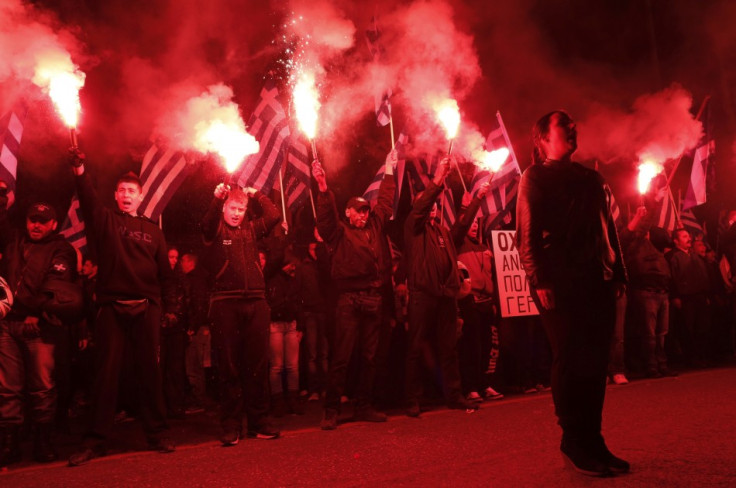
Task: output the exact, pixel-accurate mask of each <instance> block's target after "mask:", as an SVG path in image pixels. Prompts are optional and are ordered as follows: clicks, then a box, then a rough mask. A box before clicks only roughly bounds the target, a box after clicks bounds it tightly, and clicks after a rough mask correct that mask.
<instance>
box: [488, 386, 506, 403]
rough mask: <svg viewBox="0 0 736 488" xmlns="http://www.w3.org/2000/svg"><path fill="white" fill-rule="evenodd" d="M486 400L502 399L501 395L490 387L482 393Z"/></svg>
mask: <svg viewBox="0 0 736 488" xmlns="http://www.w3.org/2000/svg"><path fill="white" fill-rule="evenodd" d="M484 394H485V397H486V400H500V399H501V398H503V393H499V392H497V391H496V390H494V389H493V388H491V387H490V386H489V387H488V388H486V391H485V392H484Z"/></svg>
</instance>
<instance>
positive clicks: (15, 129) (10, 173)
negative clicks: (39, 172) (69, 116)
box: [0, 102, 28, 208]
mask: <svg viewBox="0 0 736 488" xmlns="http://www.w3.org/2000/svg"><path fill="white" fill-rule="evenodd" d="M27 113H28V108H27V107H26V105H25V103H23V102H19V103H16V104H15V106H14V107H13V108H12V109H11V110H9V111H8V112H7V113H6V114H5V115H3V117H2V118H1V119H0V145H1V146H0V180H3V181H4V182H5V183H6V184H7V186H8V208H10V206H11V205H12V204H13V202H14V201H15V188H16V176H17V174H18V151H19V150H20V141H21V138H22V137H23V121H24V120H25V118H26V114H27Z"/></svg>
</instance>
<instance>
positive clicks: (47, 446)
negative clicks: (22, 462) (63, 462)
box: [33, 424, 59, 463]
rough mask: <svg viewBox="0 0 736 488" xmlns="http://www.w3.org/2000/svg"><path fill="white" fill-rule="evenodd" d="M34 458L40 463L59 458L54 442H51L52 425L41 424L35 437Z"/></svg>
mask: <svg viewBox="0 0 736 488" xmlns="http://www.w3.org/2000/svg"><path fill="white" fill-rule="evenodd" d="M33 459H35V460H36V462H39V463H51V462H54V461H56V460H57V459H59V456H58V455H57V454H56V450H55V449H54V446H53V444H51V426H50V425H48V424H39V425H37V426H36V433H35V437H34V439H33Z"/></svg>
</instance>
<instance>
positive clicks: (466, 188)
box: [447, 138, 468, 193]
mask: <svg viewBox="0 0 736 488" xmlns="http://www.w3.org/2000/svg"><path fill="white" fill-rule="evenodd" d="M454 142H455V139H454V138H453V139H450V148H449V149H448V150H447V156H448V157H449V156H450V155H451V154H452V146H453V143H454ZM455 169H456V170H457V175H458V176H459V177H460V183H462V185H463V191H464V192H465V193H468V187H467V186H466V185H465V180H464V179H463V174H462V173H461V172H460V163H458V162H457V160H455Z"/></svg>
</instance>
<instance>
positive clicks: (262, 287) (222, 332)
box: [202, 184, 281, 446]
mask: <svg viewBox="0 0 736 488" xmlns="http://www.w3.org/2000/svg"><path fill="white" fill-rule="evenodd" d="M214 196H215V198H214V199H213V200H212V203H211V204H210V207H209V209H208V210H207V213H206V214H205V216H204V219H203V220H202V234H203V236H204V241H205V245H206V246H207V248H206V251H205V252H206V254H207V258H208V259H207V260H206V263H207V264H206V266H207V267H208V271H209V272H210V274H211V275H212V276H213V285H212V295H211V298H210V320H211V322H212V341H213V347H214V350H215V352H216V354H217V359H218V373H219V375H220V385H221V398H220V401H221V405H220V408H221V414H220V423H221V425H222V436H221V438H220V441H221V442H222V444H223V445H224V446H234V445H235V444H237V443H238V442H239V441H240V438H241V434H242V422H243V413H245V414H246V416H247V421H248V430H247V435H248V437H254V438H257V439H275V438H277V437H279V431H278V430H275V429H274V428H273V427H271V426H270V425H269V424H268V422H267V414H268V350H269V333H270V331H269V324H270V321H271V311H270V309H269V307H268V304H267V303H266V284H265V281H264V278H263V268H262V267H261V264H260V260H259V258H258V247H257V243H258V241H259V240H261V239H263V238H264V237H265V236H266V235H268V233H269V232H270V231H271V229H273V228H274V227H275V226H276V224H277V223H278V222H279V220H280V218H281V214H280V212H279V210H278V208H276V206H275V205H274V204H273V203H272V202H271V201H270V200H269V199H268V197H267V196H266V195H264V194H262V193H261V192H259V191H256V190H255V189H253V188H246V189H245V191H243V190H240V189H239V188H236V189H233V190H230V188H229V187H228V186H226V185H224V184H219V185H218V186H217V188H215V192H214ZM251 202H256V203H257V204H258V205H259V206H260V207H261V210H262V216H261V217H260V218H256V219H250V218H246V209H247V208H248V207H249V206H250V203H251Z"/></svg>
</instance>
